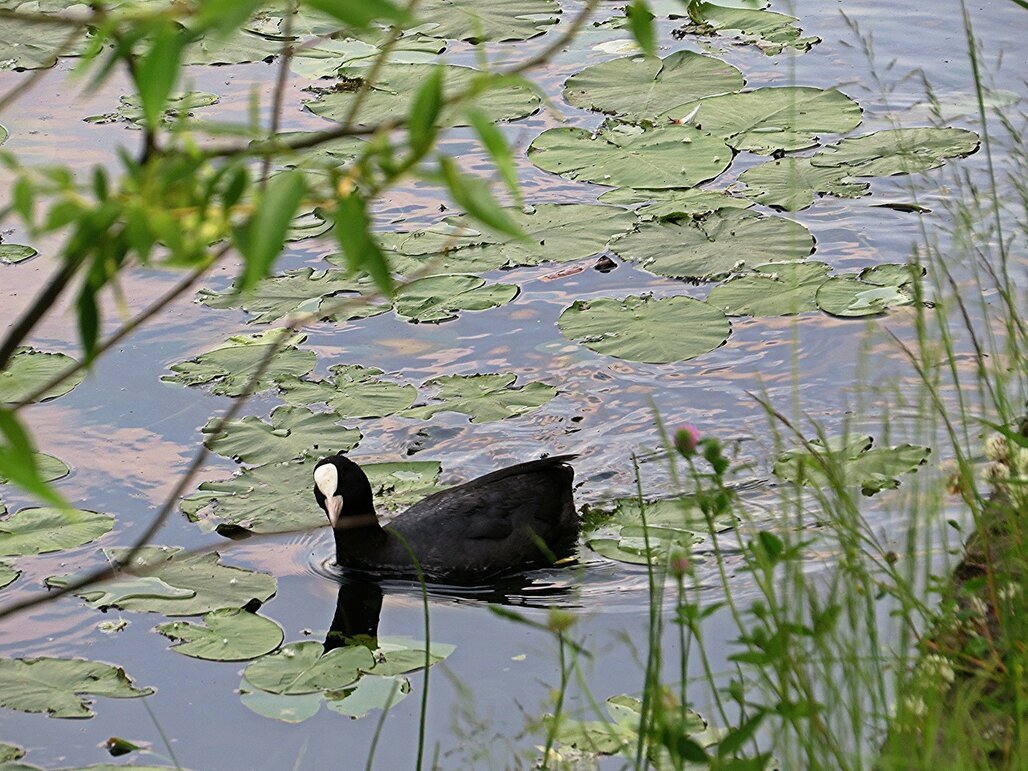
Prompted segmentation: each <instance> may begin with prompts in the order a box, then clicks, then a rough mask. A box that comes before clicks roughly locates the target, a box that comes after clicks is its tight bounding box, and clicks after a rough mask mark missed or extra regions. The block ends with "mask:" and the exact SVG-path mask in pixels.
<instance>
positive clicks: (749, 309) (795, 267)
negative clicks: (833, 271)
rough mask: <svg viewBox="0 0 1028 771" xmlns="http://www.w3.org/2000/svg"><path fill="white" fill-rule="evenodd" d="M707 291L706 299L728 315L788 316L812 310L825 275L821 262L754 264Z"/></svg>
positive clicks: (815, 304)
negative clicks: (750, 269)
mask: <svg viewBox="0 0 1028 771" xmlns="http://www.w3.org/2000/svg"><path fill="white" fill-rule="evenodd" d="M753 270H754V272H753V273H747V274H744V275H739V276H732V277H731V278H729V279H728V280H727V281H725V282H724V283H722V284H718V285H717V286H715V287H714V288H713V289H711V290H710V294H709V295H707V302H708V303H710V304H711V305H713V306H715V307H717V308H721V309H722V310H723V311H724V312H725V314H726V315H728V316H791V315H794V314H797V313H807V312H809V311H816V310H817V309H818V307H817V301H816V299H815V298H816V294H817V289H818V287H819V286H821V284H823V283H824V282H825V279H827V278H828V272H829V267H828V265H826V264H825V263H823V262H815V261H813V260H811V261H810V262H782V263H772V264H770V265H758V266H756V267H755V268H754V269H753Z"/></svg>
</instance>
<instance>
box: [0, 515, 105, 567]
mask: <svg viewBox="0 0 1028 771" xmlns="http://www.w3.org/2000/svg"><path fill="white" fill-rule="evenodd" d="M113 528H114V517H112V516H111V515H110V514H101V513H99V512H96V511H86V510H84V509H51V508H40V509H22V510H21V511H19V512H18V513H17V514H12V515H11V516H9V517H5V518H4V519H0V555H4V556H14V557H18V556H22V555H26V554H47V553H49V552H54V551H63V550H64V549H73V548H75V547H76V546H82V545H83V544H87V543H89V542H90V541H95V540H96V539H97V538H99V537H100V536H102V535H105V534H106V533H109V532H110V531H111V530H112V529H113Z"/></svg>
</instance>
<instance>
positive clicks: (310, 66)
mask: <svg viewBox="0 0 1028 771" xmlns="http://www.w3.org/2000/svg"><path fill="white" fill-rule="evenodd" d="M445 50H446V43H445V41H442V40H439V39H438V38H435V37H429V36H428V35H422V34H420V33H414V34H405V35H402V36H401V37H400V38H399V39H398V40H396V41H394V42H393V44H392V47H391V48H390V49H389V53H388V54H387V55H386V62H387V63H391V64H425V63H430V62H433V61H435V59H436V56H437V55H438V54H441V53H442V52H443V51H445ZM381 55H382V48H381V47H380V45H376V44H375V43H373V42H369V41H365V40H357V39H355V38H348V37H332V38H325V39H322V40H319V41H317V44H316V45H304V46H303V47H297V48H295V49H294V50H293V58H292V59H290V60H289V69H291V70H292V71H293V72H295V73H296V74H297V75H301V76H303V77H305V78H309V79H311V80H318V79H320V78H329V77H332V76H334V75H336V74H338V72H339V71H340V70H341V69H343V68H346V67H356V66H362V65H363V66H367V65H369V64H370V63H371V62H372V61H373V60H374V59H376V58H378V57H379V56H381Z"/></svg>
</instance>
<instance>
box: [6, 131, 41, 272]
mask: <svg viewBox="0 0 1028 771" xmlns="http://www.w3.org/2000/svg"><path fill="white" fill-rule="evenodd" d="M2 129H3V126H0V144H3V140H4V139H5V138H6V134H5V133H3V131H2ZM37 254H39V252H37V251H36V250H35V249H33V248H32V247H31V246H25V245H24V244H0V262H2V263H3V264H4V265H17V264H18V263H19V262H25V260H31V259H32V258H33V257H35V256H36V255H37Z"/></svg>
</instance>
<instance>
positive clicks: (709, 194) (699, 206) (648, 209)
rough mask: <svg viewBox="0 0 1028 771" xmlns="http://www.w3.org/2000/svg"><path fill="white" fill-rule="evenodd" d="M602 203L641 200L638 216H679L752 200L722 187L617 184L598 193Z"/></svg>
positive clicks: (744, 206)
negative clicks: (657, 187)
mask: <svg viewBox="0 0 1028 771" xmlns="http://www.w3.org/2000/svg"><path fill="white" fill-rule="evenodd" d="M599 200H601V201H603V202H604V203H613V204H619V205H622V206H632V205H634V204H642V206H639V207H638V208H637V209H635V213H636V214H637V215H639V216H640V217H645V218H656V219H681V218H683V217H702V216H704V215H707V214H710V213H711V212H714V211H717V210H718V209H748V208H749V207H751V206H753V201H750V200H747V199H745V198H737V197H735V196H732V195H729V194H728V193H726V192H724V191H722V190H699V189H695V188H694V189H688V188H687V189H684V190H676V189H666V190H646V189H644V188H631V187H619V188H615V189H614V190H608V191H607V192H606V193H604V194H603V195H601V196H600V199H599Z"/></svg>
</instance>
